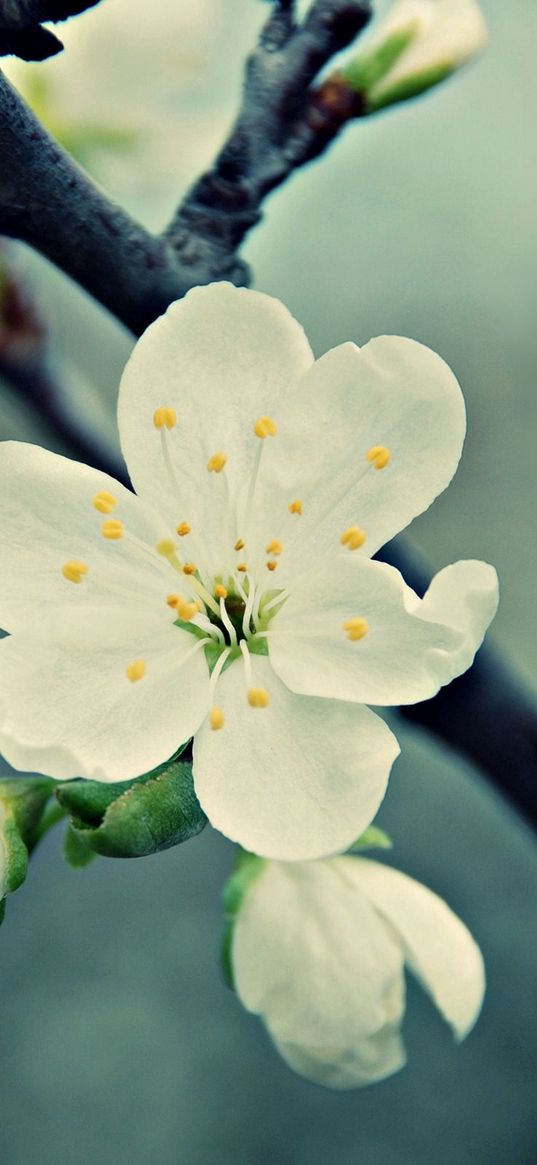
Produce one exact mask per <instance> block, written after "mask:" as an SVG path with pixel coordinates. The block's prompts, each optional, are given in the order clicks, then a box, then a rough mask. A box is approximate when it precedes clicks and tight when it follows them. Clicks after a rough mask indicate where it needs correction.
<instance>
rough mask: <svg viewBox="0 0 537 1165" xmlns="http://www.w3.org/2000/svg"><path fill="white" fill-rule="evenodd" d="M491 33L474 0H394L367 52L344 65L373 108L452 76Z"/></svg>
mask: <svg viewBox="0 0 537 1165" xmlns="http://www.w3.org/2000/svg"><path fill="white" fill-rule="evenodd" d="M486 39H487V28H486V24H485V19H484V16H483V13H482V12H481V9H480V8H479V5H478V4H477V2H476V0H396V2H395V4H394V5H393V7H392V8H391V10H390V12H389V13H388V16H387V17H386V20H385V21H383V23H382V24H381V27H380V28H379V31H378V33H377V35H376V37H374V39H373V40H372V42H371V43H370V45H369V48H368V49H367V51H366V52H365V53H363V54H362V55H360V56H358V57H356V58H355V59H354V60H353V61H351V62H350V64H349V65H348V66H347V68H346V69H345V70H344V76H345V78H346V80H347V82H348V83H349V84H350V86H351V87H352V88H353V89H354V90H355V91H357V92H359V93H360V94H361V95H362V96H363V98H364V102H365V106H366V110H367V112H369V113H373V112H375V111H376V110H377V109H382V108H384V107H385V106H387V105H393V104H394V103H395V102H397V101H406V100H408V99H409V98H411V97H416V96H418V94H420V93H423V92H425V91H426V90H427V89H430V88H432V87H433V86H434V85H437V84H439V83H440V81H443V80H445V78H446V77H449V76H450V75H451V74H452V73H454V72H455V71H456V69H459V68H461V66H462V65H464V64H465V63H466V62H467V61H469V60H471V58H472V57H474V56H475V55H476V54H477V53H478V52H479V51H480V49H481V48H482V47H483V45H484V44H485V42H486Z"/></svg>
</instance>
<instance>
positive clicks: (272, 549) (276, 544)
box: [265, 538, 283, 555]
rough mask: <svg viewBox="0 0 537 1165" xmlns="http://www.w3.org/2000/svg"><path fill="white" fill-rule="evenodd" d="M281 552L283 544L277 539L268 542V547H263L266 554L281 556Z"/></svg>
mask: <svg viewBox="0 0 537 1165" xmlns="http://www.w3.org/2000/svg"><path fill="white" fill-rule="evenodd" d="M282 550H283V542H280V540H279V538H273V539H272V541H271V542H269V544H268V546H265V553H266V554H276V555H278V554H281V552H282Z"/></svg>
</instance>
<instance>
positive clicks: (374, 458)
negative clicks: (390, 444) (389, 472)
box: [365, 445, 391, 469]
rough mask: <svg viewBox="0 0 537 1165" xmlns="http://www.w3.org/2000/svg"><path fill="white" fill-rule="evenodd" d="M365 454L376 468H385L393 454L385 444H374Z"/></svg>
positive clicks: (367, 459)
mask: <svg viewBox="0 0 537 1165" xmlns="http://www.w3.org/2000/svg"><path fill="white" fill-rule="evenodd" d="M365 456H366V461H371V462H372V464H373V465H374V466H375V469H385V468H386V466H387V464H388V462H389V460H390V456H391V454H390V450H389V449H387V448H386V446H385V445H372V446H371V449H368V451H367V453H366V455H365Z"/></svg>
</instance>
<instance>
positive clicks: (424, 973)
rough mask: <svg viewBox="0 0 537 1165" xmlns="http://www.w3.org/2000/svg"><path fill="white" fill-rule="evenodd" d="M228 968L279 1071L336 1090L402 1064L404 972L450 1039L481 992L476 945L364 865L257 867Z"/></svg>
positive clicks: (423, 893) (433, 909)
mask: <svg viewBox="0 0 537 1165" xmlns="http://www.w3.org/2000/svg"><path fill="white" fill-rule="evenodd" d="M231 963H232V969H233V976H234V984H235V987H236V990H237V992H238V994H239V997H240V999H241V1000H242V1002H243V1004H244V1006H245V1007H246V1008H247V1009H248V1010H249V1011H251V1012H254V1013H255V1014H257V1015H260V1016H261V1017H262V1019H263V1021H264V1022H265V1024H266V1026H267V1028H268V1030H269V1032H270V1034H271V1036H272V1038H273V1040H274V1042H275V1044H276V1046H277V1048H278V1050H279V1051H280V1053H281V1055H282V1056H283V1057H284V1059H285V1060H286V1061H287V1063H288V1064H289V1066H290V1067H291V1068H294V1070H295V1071H296V1072H298V1073H300V1075H302V1076H305V1077H306V1078H307V1079H309V1080H313V1081H315V1082H316V1083H317V1084H324V1085H326V1086H327V1087H329V1088H338V1089H347V1088H356V1087H359V1086H361V1085H364V1084H371V1083H373V1082H374V1081H377V1080H382V1079H384V1078H385V1077H386V1076H390V1075H391V1074H392V1073H393V1072H396V1071H397V1070H398V1069H399V1068H401V1067H403V1065H404V1063H405V1050H404V1045H403V1042H402V1038H401V1023H402V1020H403V1016H404V1011H405V982H404V968H405V966H406V967H407V968H408V969H409V970H410V971H411V972H412V973H413V974H414V975H415V976H416V977H417V979H418V980H419V982H420V983H421V985H422V987H423V988H424V990H425V991H426V992H427V993H428V994H429V995H430V996H431V999H432V1000H433V1002H434V1003H435V1005H436V1007H437V1008H438V1010H439V1011H440V1013H441V1015H442V1016H443V1017H444V1019H445V1020H446V1021H447V1022H448V1023H449V1024H450V1025H451V1027H452V1029H453V1033H454V1036H455V1038H456V1039H457V1040H462V1039H464V1037H465V1036H466V1035H467V1034H468V1032H469V1031H470V1030H471V1028H472V1027H473V1025H474V1023H475V1021H476V1019H477V1017H478V1015H479V1011H480V1009H481V1004H482V1000H483V994H484V988H485V976H484V969H483V960H482V957H481V953H480V951H479V948H478V947H477V945H476V943H475V942H474V940H473V938H472V937H471V935H470V933H469V932H468V930H467V929H466V927H465V926H464V925H463V923H462V922H461V921H460V919H458V918H457V917H456V915H455V914H453V912H452V911H451V910H450V909H449V907H448V906H446V904H445V902H443V901H442V899H441V898H438V897H437V895H436V894H433V893H432V892H431V890H428V889H427V888H426V887H425V886H422V885H421V884H420V883H419V882H415V881H414V880H413V879H412V878H409V877H407V876H406V875H405V874H402V873H400V872H399V871H398V870H394V869H391V868H389V867H388V866H384V865H381V864H380V863H378V862H374V861H370V860H368V859H365V858H353V857H337V858H332V859H329V860H326V861H322V862H304V863H301V862H298V863H297V862H294V863H292V864H288V863H280V862H266V863H264V866H263V868H262V870H261V872H260V873H258V875H257V877H256V878H255V879H254V880H253V881H252V882H251V883H250V885H249V887H248V889H247V891H246V893H245V896H244V899H243V902H242V905H241V908H240V911H239V913H238V915H237V918H236V920H235V923H234V927H233V935H232V947H231Z"/></svg>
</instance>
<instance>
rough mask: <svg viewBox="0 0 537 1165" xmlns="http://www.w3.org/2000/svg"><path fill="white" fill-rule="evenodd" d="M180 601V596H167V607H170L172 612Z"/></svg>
mask: <svg viewBox="0 0 537 1165" xmlns="http://www.w3.org/2000/svg"><path fill="white" fill-rule="evenodd" d="M181 601H182V600H181V596H180V595H168V597H167V599H166V602H167V604H168V606H169V607H171V608H172V610H174V609H175V608H176V607H177V604H178V603H180V602H181Z"/></svg>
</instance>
